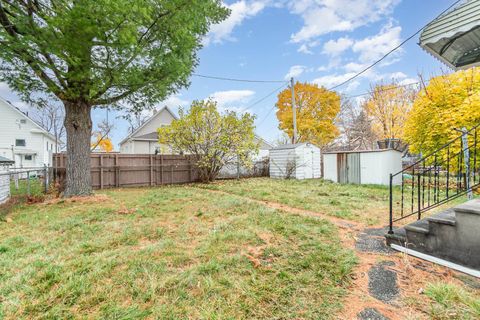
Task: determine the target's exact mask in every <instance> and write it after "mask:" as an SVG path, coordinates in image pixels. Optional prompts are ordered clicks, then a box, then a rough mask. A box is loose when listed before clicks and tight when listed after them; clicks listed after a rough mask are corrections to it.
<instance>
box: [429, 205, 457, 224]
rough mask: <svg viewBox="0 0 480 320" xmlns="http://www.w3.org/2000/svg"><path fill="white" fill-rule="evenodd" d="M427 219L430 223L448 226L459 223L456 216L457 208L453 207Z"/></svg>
mask: <svg viewBox="0 0 480 320" xmlns="http://www.w3.org/2000/svg"><path fill="white" fill-rule="evenodd" d="M427 220H428V222H429V224H430V225H431V224H434V223H436V224H442V225H448V226H455V225H456V224H457V219H456V218H455V210H454V209H453V208H452V209H448V210H445V211H442V212H440V213H439V214H436V215H433V216H431V217H428V218H427Z"/></svg>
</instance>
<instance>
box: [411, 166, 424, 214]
mask: <svg viewBox="0 0 480 320" xmlns="http://www.w3.org/2000/svg"><path fill="white" fill-rule="evenodd" d="M413 179H415V178H413ZM420 183H421V171H420V169H419V170H418V179H417V184H418V186H417V208H418V220H420V219H421V218H422V213H421V212H422V209H421V202H420V201H421V192H420V191H421V190H420Z"/></svg>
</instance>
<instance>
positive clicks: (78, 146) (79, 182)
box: [64, 101, 92, 197]
mask: <svg viewBox="0 0 480 320" xmlns="http://www.w3.org/2000/svg"><path fill="white" fill-rule="evenodd" d="M64 106H65V129H66V131H67V163H66V167H67V168H66V169H67V176H66V186H65V192H64V196H65V197H71V196H87V195H90V194H92V178H91V174H90V139H91V134H92V118H91V114H90V113H91V110H92V106H91V105H89V104H88V103H86V102H84V101H75V102H71V101H68V102H65V101H64Z"/></svg>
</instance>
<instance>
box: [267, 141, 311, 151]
mask: <svg viewBox="0 0 480 320" xmlns="http://www.w3.org/2000/svg"><path fill="white" fill-rule="evenodd" d="M304 145H310V146H314V147H315V148H318V147H317V146H316V145H314V144H311V143H308V142H302V143H295V144H293V143H290V144H282V145H279V146H278V147H275V148H272V149H270V150H288V149H296V148H298V147H301V146H304Z"/></svg>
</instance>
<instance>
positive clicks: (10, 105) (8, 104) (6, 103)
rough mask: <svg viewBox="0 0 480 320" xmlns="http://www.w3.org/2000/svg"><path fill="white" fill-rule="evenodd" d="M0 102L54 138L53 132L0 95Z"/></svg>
mask: <svg viewBox="0 0 480 320" xmlns="http://www.w3.org/2000/svg"><path fill="white" fill-rule="evenodd" d="M0 102H3V103H4V104H5V105H6V106H8V107H10V109H12V110H13V111H15V112H16V113H18V114H19V115H21V116H22V117H24V118H25V119H27V120H29V121H30V122H31V123H33V125H34V126H36V127H37V128H38V129H39V130H40V131H41V132H40V133H42V134H44V135H46V136H48V137H49V138H51V139H52V140H55V136H54V135H53V134H51V133H50V132H48V131H47V130H45V129H44V128H43V127H42V126H41V125H39V124H38V123H37V122H36V121H35V120H33V119H32V118H30V117H29V116H28V115H27V114H26V113H24V112H23V111H22V110H20V109H18V108H17V107H15V106H14V105H13V104H12V103H11V102H10V101H8V100H6V99H3V98H2V97H0ZM36 133H37V132H36Z"/></svg>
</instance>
